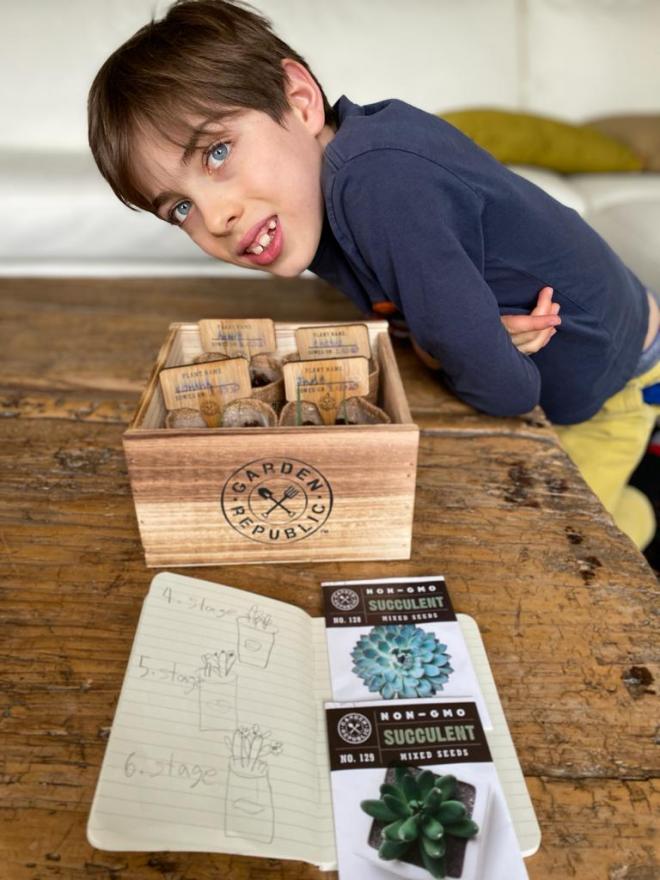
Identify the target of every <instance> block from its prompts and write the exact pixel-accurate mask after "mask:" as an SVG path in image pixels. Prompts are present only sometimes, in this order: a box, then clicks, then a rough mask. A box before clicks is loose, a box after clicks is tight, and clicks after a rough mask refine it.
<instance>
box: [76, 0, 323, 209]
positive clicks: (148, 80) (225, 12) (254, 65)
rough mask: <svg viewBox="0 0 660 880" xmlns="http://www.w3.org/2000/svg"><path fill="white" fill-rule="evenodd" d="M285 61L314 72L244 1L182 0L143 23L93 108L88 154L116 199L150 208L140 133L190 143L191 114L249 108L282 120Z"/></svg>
mask: <svg viewBox="0 0 660 880" xmlns="http://www.w3.org/2000/svg"><path fill="white" fill-rule="evenodd" d="M284 58H292V59H293V60H294V61H298V62H299V63H300V64H302V65H303V66H304V67H305V68H306V69H307V70H308V71H309V73H310V74H311V75H312V77H314V74H313V73H312V71H311V70H310V69H309V66H308V65H307V63H306V62H305V60H304V58H302V57H301V56H300V55H298V53H297V52H294V51H293V49H291V48H290V47H289V46H288V45H287V44H286V43H284V42H283V41H282V40H280V39H279V37H277V36H276V35H275V34H274V33H273V32H272V30H271V24H270V22H269V21H268V19H266V18H265V17H263V16H262V15H260V14H259V13H257V12H256V11H254V10H253V9H252V8H251V7H248V5H247V4H245V3H240V2H239V0H231V2H228V0H177V2H176V3H174V4H173V5H172V6H171V7H170V9H169V10H168V12H167V14H166V16H165V17H164V18H163V19H161V20H160V21H155V20H152V21H150V22H149V23H148V24H146V25H145V26H144V27H142V28H140V30H139V31H138V32H137V33H136V34H134V35H133V36H132V37H131V38H130V40H128V41H127V42H126V43H124V44H123V45H122V46H120V47H119V48H118V49H117V50H116V51H115V52H113V54H112V55H111V56H110V57H109V58H108V59H107V60H106V61H105V63H104V64H103V66H102V67H101V69H100V70H99V72H98V73H97V74H96V77H95V78H94V82H93V83H92V87H91V89H90V92H89V100H88V105H87V110H88V126H89V129H88V133H89V145H90V147H91V150H92V154H93V156H94V159H95V161H96V164H97V166H98V168H99V171H100V172H101V174H102V175H103V177H105V179H106V180H107V181H108V183H109V184H110V186H111V187H112V189H113V190H114V192H115V194H116V195H117V196H118V197H119V199H121V201H122V202H123V203H124V204H125V205H128V207H129V208H134V209H135V208H142V209H144V210H146V211H151V212H152V213H153V207H152V205H151V202H150V201H149V200H148V198H147V197H146V196H145V195H144V193H143V192H142V191H141V189H140V186H139V183H138V181H137V179H136V174H135V168H134V161H133V157H134V155H135V152H134V149H135V142H136V139H137V136H138V135H140V134H150V133H156V134H158V135H160V136H162V137H163V138H165V139H166V140H168V141H170V142H171V143H174V144H178V145H180V146H182V147H183V146H190V142H191V136H192V135H193V133H194V131H195V126H193V125H191V124H190V122H189V121H188V120H191V119H199V118H200V117H201V118H202V119H203V120H204V123H209V122H217V121H220V120H221V119H223V118H227V117H229V116H231V115H232V114H234V113H236V112H237V110H243V109H247V110H260V111H262V112H264V113H267V114H268V116H270V117H271V118H272V119H273V120H274V121H275V122H277V123H278V124H281V123H282V120H283V118H284V115H285V113H286V111H287V110H288V109H289V104H288V102H287V98H286V95H285V82H286V75H285V73H284V70H283V68H282V64H281V62H282V60H283V59H284ZM314 81H315V82H316V83H317V85H319V88H320V89H321V94H322V96H323V106H324V109H325V121H326V124H328V125H334V124H335V119H334V111H333V109H332V107H331V106H330V104H329V102H328V99H327V98H326V96H325V94H324V93H323V89H322V88H321V86H320V84H319V83H318V80H316V77H314ZM203 134H204V131H198V137H199V136H201V135H203Z"/></svg>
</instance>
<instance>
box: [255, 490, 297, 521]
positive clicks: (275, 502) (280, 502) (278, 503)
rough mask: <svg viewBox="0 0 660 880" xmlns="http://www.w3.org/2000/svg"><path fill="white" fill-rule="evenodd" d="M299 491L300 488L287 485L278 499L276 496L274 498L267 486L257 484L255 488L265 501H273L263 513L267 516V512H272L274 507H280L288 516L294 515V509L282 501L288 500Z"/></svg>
mask: <svg viewBox="0 0 660 880" xmlns="http://www.w3.org/2000/svg"><path fill="white" fill-rule="evenodd" d="M299 492H300V489H296V487H295V486H287V488H286V489H285V490H284V494H283V495H282V497H281V498H280V499H279V500H278V499H277V498H275V496H274V495H273V493H272V491H271V490H270V489H269V488H268V487H267V486H259V488H258V489H257V494H258V495H260V496H261V497H262V498H265V499H266V501H272V502H273V506H272V507H269V508H268V510H267V511H266V512H265V513H264V514H263V515H264V516H268V514H269V513H272V512H273V511H274V510H275V508H276V507H281V508H282V510H284V511H285V512H286V513H287V514H288V515H289V516H295V515H296V514H295V511H293V510H289V508H288V507H285V505H284V504H283V502H284V501H289V500H290V499H291V498H294V497H295V496H296V495H298V494H299Z"/></svg>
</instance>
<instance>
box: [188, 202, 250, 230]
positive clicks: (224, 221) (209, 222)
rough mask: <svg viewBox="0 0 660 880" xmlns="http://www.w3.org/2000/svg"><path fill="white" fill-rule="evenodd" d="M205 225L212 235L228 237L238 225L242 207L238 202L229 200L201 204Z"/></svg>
mask: <svg viewBox="0 0 660 880" xmlns="http://www.w3.org/2000/svg"><path fill="white" fill-rule="evenodd" d="M197 207H198V208H199V210H200V211H201V212H202V216H203V218H204V224H205V226H206V228H207V229H208V231H209V232H210V233H211V235H227V234H228V233H229V232H231V231H232V229H233V228H234V226H235V225H236V221H237V220H238V219H239V218H240V216H241V207H240V205H239V203H238V202H237V201H228V200H227V199H222V200H221V201H220V200H215V199H213V200H209V201H208V202H207V203H206V204H201V205H200V204H199V203H198V206H197Z"/></svg>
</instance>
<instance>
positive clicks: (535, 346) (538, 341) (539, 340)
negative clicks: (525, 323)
mask: <svg viewBox="0 0 660 880" xmlns="http://www.w3.org/2000/svg"><path fill="white" fill-rule="evenodd" d="M556 332H557V331H556V330H555V328H554V327H550V328H549V329H548V330H544V331H543V332H542V333H538V334H537V335H536V338H535V339H533V340H532V341H531V342H527V343H524V344H523V345H516V348H517V349H518V351H519V352H521V353H522V354H536V352H537V351H541V349H542V348H544V346H546V345H547V344H548V342H550V340H551V339H552V337H553V336H554V335H555V333H556Z"/></svg>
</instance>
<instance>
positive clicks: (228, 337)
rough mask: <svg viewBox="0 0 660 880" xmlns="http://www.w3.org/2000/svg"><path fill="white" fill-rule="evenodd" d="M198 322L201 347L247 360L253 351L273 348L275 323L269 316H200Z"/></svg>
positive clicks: (255, 352) (267, 350) (274, 348)
mask: <svg viewBox="0 0 660 880" xmlns="http://www.w3.org/2000/svg"><path fill="white" fill-rule="evenodd" d="M198 323H199V335H200V337H201V340H202V347H203V349H204V351H219V352H221V353H222V354H226V355H228V356H229V357H245V358H247V359H248V361H249V360H250V358H251V357H252V355H253V354H261V353H262V352H272V351H275V350H276V348H277V342H276V341H275V324H274V323H273V321H272V320H271V319H270V318H204V319H203V320H201V321H199V322H198Z"/></svg>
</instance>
